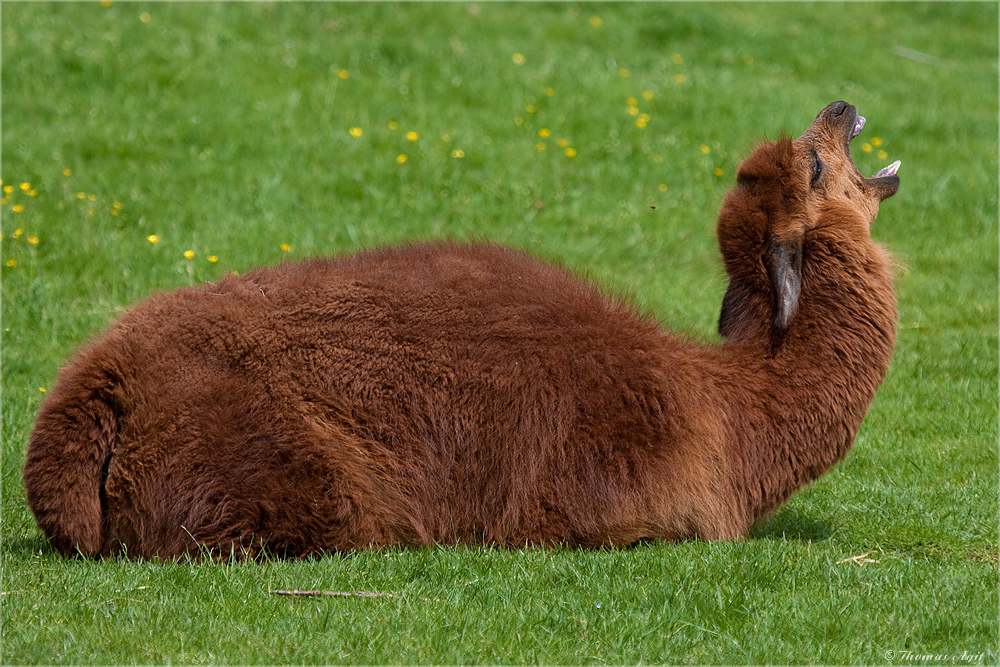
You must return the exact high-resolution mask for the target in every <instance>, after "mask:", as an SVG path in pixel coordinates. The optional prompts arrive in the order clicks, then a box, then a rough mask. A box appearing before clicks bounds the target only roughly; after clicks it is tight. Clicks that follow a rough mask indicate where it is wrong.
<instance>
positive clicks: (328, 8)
mask: <svg viewBox="0 0 1000 667" xmlns="http://www.w3.org/2000/svg"><path fill="white" fill-rule="evenodd" d="M997 17H998V10H997V5H996V4H995V3H917V4H913V3H886V4H874V3H847V4H827V3H820V4H795V3H788V4H785V3H776V4H766V5H765V4H754V3H738V4H736V3H733V4H730V3H710V4H686V3H676V4H655V3H653V4H608V5H604V4H551V5H550V4H490V3H482V4H405V5H398V4H374V5H358V4H322V3H320V4H287V5H286V4H254V3H250V4H200V3H199V4H172V3H167V4H156V3H126V2H115V3H113V4H106V5H102V4H98V3H89V4H77V3H66V4H42V3H24V4H20V3H13V4H12V3H4V5H3V8H2V24H0V31H2V43H3V49H2V111H3V114H2V160H3V161H2V178H3V187H4V195H3V205H2V207H0V211H2V223H3V225H2V233H3V240H2V243H0V245H2V266H0V270H2V278H3V283H2V297H3V303H2V330H3V331H2V336H3V337H2V343H3V346H2V371H3V378H2V408H3V426H2V472H3V481H2V492H3V505H2V556H0V562H2V575H0V585H2V597H0V604H2V623H3V640H2V642H3V644H2V652H3V653H2V660H3V662H5V663H7V664H38V663H44V664H146V663H168V662H169V663H184V664H207V663H218V664H251V663H253V664H284V663H352V664H371V663H396V664H400V663H408V664H416V663H420V664H428V663H512V664H521V663H563V664H582V663H639V662H643V663H730V664H731V663H808V664H846V663H851V664H906V665H910V664H931V663H936V664H959V665H962V664H996V662H997V659H998V654H997V630H998V613H997V610H998V594H997V591H998V547H997V542H998V534H997V533H998V531H997V526H998V511H997V503H998V457H997V437H998V432H997V399H998V387H997V373H998V367H997V361H998V359H997V350H998V312H997V310H998V272H997V269H998V257H997V255H998V236H997V215H998V208H997V195H998V179H997V165H998V151H997V142H998V128H997V116H998V107H997V100H998V85H997V81H998V73H997V60H998V49H997V29H998V25H997ZM836 99H846V100H848V101H850V102H852V103H853V104H855V105H857V106H858V107H859V110H860V112H861V113H862V114H864V115H866V116H867V117H868V125H867V127H866V129H865V132H864V134H863V135H862V137H860V138H859V139H858V140H856V142H855V143H854V149H853V150H854V153H855V158H856V161H857V163H858V165H859V168H860V169H861V170H862V171H863V172H867V173H868V174H871V173H874V172H875V171H876V170H877V169H878V168H880V167H882V166H884V165H886V164H888V163H889V162H891V161H893V160H896V159H900V160H902V163H903V165H902V169H901V170H900V176H901V178H902V186H901V188H900V191H899V194H898V195H896V197H894V198H893V199H891V200H888V201H886V202H885V203H884V204H883V207H882V214H881V216H880V218H879V219H878V221H877V222H876V224H875V227H874V230H873V234H874V236H875V237H876V238H877V239H879V240H880V241H883V242H884V243H886V244H887V245H888V246H889V247H890V248H891V249H892V251H893V252H894V254H895V256H896V257H897V258H898V259H899V260H900V262H901V263H902V264H903V265H904V266H905V269H902V270H901V271H900V276H899V280H898V283H897V287H898V292H899V301H900V311H901V321H900V328H899V344H898V347H897V350H896V355H895V359H894V362H893V366H892V369H891V370H890V373H889V376H888V378H887V380H886V382H885V384H884V385H883V387H882V388H881V390H880V392H879V393H878V395H877V396H876V399H875V403H874V405H873V406H872V409H871V411H870V412H869V414H868V417H867V419H866V422H865V424H864V426H863V427H862V430H861V433H860V435H859V437H858V440H857V443H856V445H855V448H854V450H853V451H852V452H851V454H850V455H849V456H848V458H847V459H846V460H845V461H844V462H843V463H841V464H840V465H838V466H837V467H836V468H835V469H834V470H833V471H831V472H830V473H829V474H828V475H827V476H825V477H823V478H822V479H821V480H819V481H818V482H816V483H815V484H813V485H812V486H811V487H809V488H807V489H805V490H803V491H801V492H799V493H798V494H797V495H796V496H794V497H793V499H792V501H791V502H790V503H789V504H788V505H787V506H785V507H784V508H783V509H781V510H780V511H779V512H777V514H776V515H774V516H773V517H772V518H771V519H770V520H768V521H767V522H765V523H764V524H762V525H760V526H758V527H757V528H756V529H755V531H754V533H753V535H752V537H751V539H749V540H746V541H743V542H739V543H713V544H709V543H702V542H689V543H683V544H661V543H652V544H641V545H638V546H635V547H632V548H628V549H621V550H607V551H594V552H580V551H572V550H565V549H532V550H527V551H498V550H492V549H470V548H454V549H443V548H442V549H416V550H400V551H390V552H388V553H359V554H350V555H343V556H339V555H334V556H328V557H325V558H318V559H314V560H308V561H302V562H281V561H268V562H263V563H237V564H230V565H220V564H213V563H187V564H173V565H162V564H157V563H149V562H140V563H132V562H120V561H106V562H100V561H85V560H80V559H66V558H63V557H61V556H59V555H57V554H56V553H54V552H53V551H52V549H51V548H50V547H49V546H48V544H47V543H46V542H45V540H44V538H43V537H42V535H41V533H40V532H39V531H38V529H37V528H36V527H35V524H34V521H33V518H32V516H31V514H30V512H29V511H28V509H27V507H26V504H25V499H24V491H23V488H22V484H21V475H20V473H21V466H22V465H23V462H24V453H25V447H26V443H27V439H28V434H29V432H30V429H31V424H32V419H33V416H34V413H35V410H36V409H37V407H38V405H39V402H40V401H41V399H42V397H43V396H44V392H45V390H46V389H49V388H51V383H52V381H53V378H54V375H55V372H56V369H57V368H58V367H59V365H60V364H61V363H63V362H64V361H65V359H66V358H67V356H68V355H69V354H70V353H71V352H72V351H73V350H74V349H75V348H76V347H77V346H78V345H80V344H81V343H83V342H84V341H86V340H87V339H88V338H89V337H91V336H93V335H95V334H96V333H97V332H99V331H101V330H102V329H103V328H104V327H105V326H106V325H107V323H108V322H109V320H110V319H111V318H113V317H114V316H115V314H116V313H118V312H120V311H121V309H123V308H124V307H126V306H127V305H128V304H130V303H132V302H134V301H136V300H138V299H141V298H143V297H145V296H146V295H148V294H150V293H151V292H152V291H154V290H159V289H169V288H173V287H177V286H181V285H188V284H192V283H201V282H204V281H209V280H214V279H217V278H218V277H220V276H222V275H223V274H224V273H225V272H227V271H244V270H247V269H248V268H250V267H254V266H258V265H267V264H274V263H278V262H281V261H285V260H288V259H294V258H300V257H307V256H312V255H317V254H332V253H344V252H349V251H352V250H354V249H357V248H359V247H362V246H369V245H374V244H384V243H393V242H398V241H400V240H403V239H412V238H428V237H441V236H447V237H453V238H470V237H486V238H491V239H496V240H499V241H502V242H505V243H508V244H511V245H514V246H517V247H522V248H526V249H529V250H531V251H532V252H535V253H536V254H538V255H540V256H542V257H545V258H549V259H553V260H556V261H559V262H562V263H564V264H566V265H568V266H571V267H573V268H574V269H577V270H579V271H581V272H586V273H588V274H589V275H591V276H592V277H593V278H594V280H596V281H597V282H599V283H600V284H602V285H604V286H606V287H607V288H608V289H609V290H612V291H614V292H617V293H622V294H630V295H633V296H634V298H635V301H636V303H637V304H638V305H639V306H640V307H641V308H643V309H647V310H649V311H652V312H654V313H655V314H656V315H657V317H659V318H660V319H661V320H662V321H663V322H664V323H665V324H666V325H669V326H670V327H671V328H673V329H674V330H675V331H678V332H680V333H682V334H685V335H690V336H694V337H699V338H703V339H706V340H716V335H715V333H714V324H715V320H716V318H717V315H718V308H719V305H720V303H721V298H722V294H723V291H724V289H725V284H724V281H723V273H722V268H721V264H720V261H719V258H718V251H717V248H716V245H715V241H714V238H713V230H714V222H715V216H716V213H717V211H718V206H719V204H720V202H721V199H722V197H723V195H724V193H725V191H726V189H727V188H728V187H730V186H731V184H732V182H733V179H734V173H735V167H736V165H737V164H738V162H739V160H740V159H741V158H742V157H743V156H745V155H746V154H747V152H748V151H749V150H750V149H751V148H752V146H753V144H754V142H755V141H757V140H759V139H761V138H764V137H771V138H774V137H777V136H779V135H780V134H781V133H782V132H783V131H785V132H788V133H789V134H793V135H797V134H798V133H799V132H801V131H802V130H803V129H804V128H805V127H806V126H807V125H808V124H809V123H810V122H811V120H812V118H813V116H814V115H815V114H816V113H817V112H818V111H819V110H820V109H821V108H822V107H823V106H825V105H826V104H827V103H829V102H831V101H833V100H836ZM276 589H321V590H331V591H344V592H347V591H354V592H359V591H364V592H373V593H386V594H389V593H391V594H393V595H391V596H390V595H383V596H380V597H318V598H310V597H283V596H278V595H274V594H272V593H271V591H273V590H276Z"/></svg>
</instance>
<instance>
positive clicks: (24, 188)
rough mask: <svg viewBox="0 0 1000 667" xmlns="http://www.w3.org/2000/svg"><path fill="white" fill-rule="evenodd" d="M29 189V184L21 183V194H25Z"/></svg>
mask: <svg viewBox="0 0 1000 667" xmlns="http://www.w3.org/2000/svg"><path fill="white" fill-rule="evenodd" d="M30 189H31V183H21V192H27V191H28V190H30Z"/></svg>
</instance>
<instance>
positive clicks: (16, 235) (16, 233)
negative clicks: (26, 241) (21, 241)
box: [13, 227, 24, 239]
mask: <svg viewBox="0 0 1000 667" xmlns="http://www.w3.org/2000/svg"><path fill="white" fill-rule="evenodd" d="M23 233H24V230H23V229H21V228H20V227H18V228H17V229H15V230H14V234H13V236H14V238H15V239H17V238H21V234H23Z"/></svg>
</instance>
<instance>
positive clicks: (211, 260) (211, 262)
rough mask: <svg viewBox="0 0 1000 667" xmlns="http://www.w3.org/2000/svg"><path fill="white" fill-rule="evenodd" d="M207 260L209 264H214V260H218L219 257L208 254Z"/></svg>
mask: <svg viewBox="0 0 1000 667" xmlns="http://www.w3.org/2000/svg"><path fill="white" fill-rule="evenodd" d="M208 261H209V263H210V264H215V263H216V262H218V261H219V258H218V257H216V256H215V255H209V256H208Z"/></svg>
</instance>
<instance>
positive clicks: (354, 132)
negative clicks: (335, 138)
mask: <svg viewBox="0 0 1000 667" xmlns="http://www.w3.org/2000/svg"><path fill="white" fill-rule="evenodd" d="M349 132H350V133H351V136H352V137H360V136H361V133H362V130H361V128H360V127H352V128H351V129H350V130H349Z"/></svg>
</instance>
